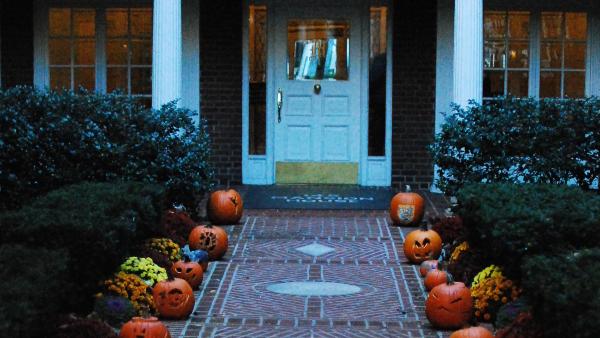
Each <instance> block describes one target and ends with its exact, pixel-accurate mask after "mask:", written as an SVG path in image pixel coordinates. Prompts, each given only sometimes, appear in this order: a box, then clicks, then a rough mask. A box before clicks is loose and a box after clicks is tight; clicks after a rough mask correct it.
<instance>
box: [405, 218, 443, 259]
mask: <svg viewBox="0 0 600 338" xmlns="http://www.w3.org/2000/svg"><path fill="white" fill-rule="evenodd" d="M441 252H442V238H441V237H440V235H438V233H437V232H435V231H433V230H427V224H426V223H424V224H423V225H422V226H421V229H418V230H415V231H411V232H409V233H408V235H406V239H404V256H406V258H407V259H408V260H409V261H411V262H412V263H422V262H424V261H426V260H432V259H437V258H438V256H439V255H440V253H441Z"/></svg>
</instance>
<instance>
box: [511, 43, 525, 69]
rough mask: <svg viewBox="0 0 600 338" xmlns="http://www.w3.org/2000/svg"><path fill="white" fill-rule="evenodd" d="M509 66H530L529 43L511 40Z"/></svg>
mask: <svg viewBox="0 0 600 338" xmlns="http://www.w3.org/2000/svg"><path fill="white" fill-rule="evenodd" d="M508 67H509V68H529V43H527V42H511V43H510V50H509V51H508Z"/></svg>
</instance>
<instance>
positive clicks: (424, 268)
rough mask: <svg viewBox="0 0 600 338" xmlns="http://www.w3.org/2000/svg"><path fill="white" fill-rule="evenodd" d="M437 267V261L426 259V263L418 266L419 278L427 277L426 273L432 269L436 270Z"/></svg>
mask: <svg viewBox="0 0 600 338" xmlns="http://www.w3.org/2000/svg"><path fill="white" fill-rule="evenodd" d="M437 267H438V260H437V259H428V260H426V261H424V262H423V263H421V265H420V266H419V273H420V274H421V277H425V276H427V273H428V272H429V271H431V270H433V269H437Z"/></svg>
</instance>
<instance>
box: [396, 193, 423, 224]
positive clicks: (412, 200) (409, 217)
mask: <svg viewBox="0 0 600 338" xmlns="http://www.w3.org/2000/svg"><path fill="white" fill-rule="evenodd" d="M424 214H425V200H424V199H423V197H421V195H419V194H417V193H414V192H411V191H410V186H409V185H407V186H406V192H400V193H398V194H396V196H394V197H393V198H392V201H391V202H390V217H391V219H392V222H393V223H394V224H395V225H403V226H414V225H417V224H419V223H420V222H421V220H422V219H423V215H424Z"/></svg>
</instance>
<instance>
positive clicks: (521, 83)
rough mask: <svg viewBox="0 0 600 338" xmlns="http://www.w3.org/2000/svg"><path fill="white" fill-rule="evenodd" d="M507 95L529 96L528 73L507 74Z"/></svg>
mask: <svg viewBox="0 0 600 338" xmlns="http://www.w3.org/2000/svg"><path fill="white" fill-rule="evenodd" d="M508 94H510V95H513V96H519V97H527V96H528V95H529V72H520V71H509V72H508Z"/></svg>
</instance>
